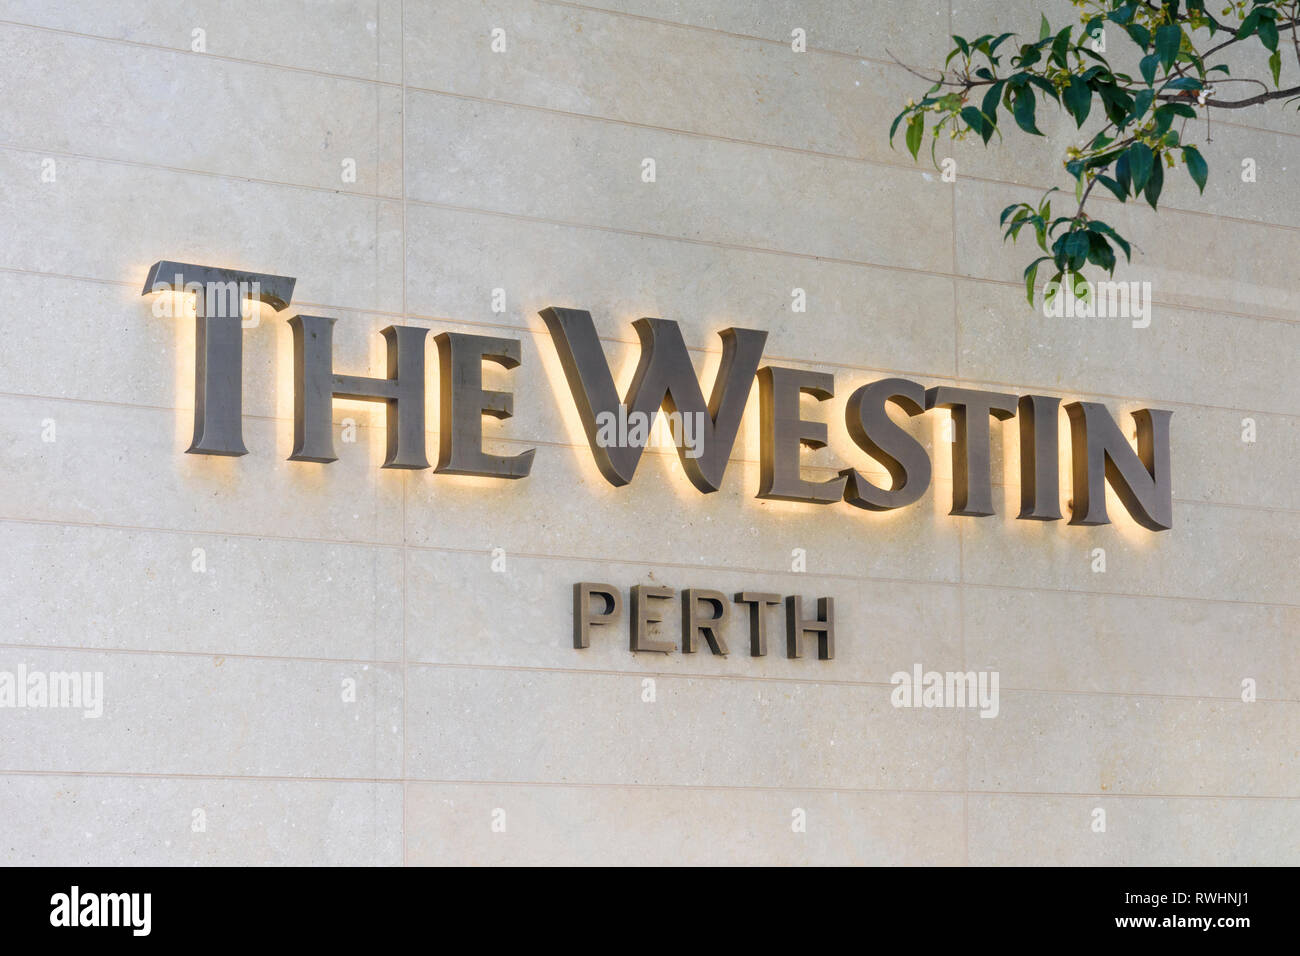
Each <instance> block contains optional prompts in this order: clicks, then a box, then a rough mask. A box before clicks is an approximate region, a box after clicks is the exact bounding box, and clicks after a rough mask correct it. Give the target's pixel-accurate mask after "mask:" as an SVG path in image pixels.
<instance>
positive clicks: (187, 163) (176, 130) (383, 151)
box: [0, 24, 401, 198]
mask: <svg viewBox="0 0 1300 956" xmlns="http://www.w3.org/2000/svg"><path fill="white" fill-rule="evenodd" d="M212 29H214V30H215V29H217V26H216V24H213V25H212ZM0 85H3V86H4V87H5V88H6V89H7V90H9V96H8V102H7V106H6V109H7V115H8V119H9V121H8V122H7V123H6V125H5V128H4V131H3V136H4V145H6V146H14V147H18V148H22V149H27V150H32V151H34V152H37V153H39V152H40V151H42V150H52V151H55V152H65V153H75V154H81V155H90V156H95V157H97V158H103V159H116V160H126V161H130V162H138V163H147V164H149V165H158V166H171V167H179V168H182V169H192V170H198V171H202V172H210V173H221V174H224V175H232V176H240V177H249V178H252V179H264V180H271V181H274V182H289V183H296V184H300V185H306V186H316V187H320V188H324V189H335V190H340V191H343V192H357V193H366V194H376V193H378V194H383V195H389V196H392V195H399V196H400V194H401V155H400V147H401V137H400V129H401V127H400V114H401V91H400V90H399V89H397V88H395V87H388V86H375V85H374V84H371V83H364V82H359V81H357V80H349V79H336V78H333V77H324V76H316V75H313V74H310V73H302V72H296V71H290V70H279V69H274V68H271V67H265V66H260V65H256V64H248V63H231V62H230V61H228V60H222V59H217V58H214V57H203V56H196V55H190V54H185V53H172V52H167V51H163V50H156V49H148V48H145V47H140V46H135V45H126V44H120V43H111V42H107V41H104V40H96V39H88V38H85V37H74V36H68V35H66V34H59V33H50V32H47V31H43V30H31V29H27V28H25V27H16V26H10V25H2V24H0ZM381 117H383V118H381ZM387 117H396V118H397V120H396V122H388V121H387V119H386V118H387ZM388 133H391V134H392V135H385V134H388ZM345 163H350V164H351V167H352V169H351V173H353V174H354V175H352V176H350V179H351V181H350V179H349V178H345V177H344V172H345V167H344V164H345ZM155 198H156V197H155Z"/></svg>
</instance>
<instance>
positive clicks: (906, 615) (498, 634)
mask: <svg viewBox="0 0 1300 956" xmlns="http://www.w3.org/2000/svg"><path fill="white" fill-rule="evenodd" d="M495 558H496V560H494V556H493V555H490V554H475V553H466V552H442V551H411V552H410V553H409V554H408V555H407V575H406V600H407V605H406V606H407V621H406V633H407V641H408V648H407V657H408V659H409V660H413V661H431V662H436V663H446V664H464V665H484V666H493V667H538V668H542V667H544V668H563V669H579V670H619V671H630V672H637V673H647V674H674V675H689V674H709V675H730V676H733V677H749V678H759V677H762V678H771V679H774V680H781V679H786V680H821V679H825V680H829V681H856V682H864V681H873V682H878V683H882V684H884V683H888V682H889V678H890V675H891V674H893V673H894V672H896V671H898V670H902V669H910V667H911V665H912V663H913V662H914V661H925V662H933V663H935V664H937V665H944V666H945V669H946V668H947V666H948V665H951V666H952V667H953V668H955V667H956V665H957V664H959V663H960V658H961V649H960V646H959V635H960V621H959V615H958V606H957V594H956V589H955V588H954V587H952V586H951V585H934V584H910V583H907V582H902V581H861V580H852V579H849V578H847V577H845V576H828V575H822V574H814V573H807V574H805V573H785V574H753V573H736V572H729V571H714V570H708V571H706V570H694V569H691V570H687V569H681V568H660V567H648V566H646V565H636V564H611V563H607V562H595V561H570V560H548V559H539V558H534V557H528V556H514V555H511V554H509V553H506V554H501V555H497V556H495ZM791 560H792V561H793V560H794V559H793V558H792V559H791ZM807 561H808V563H809V564H810V565H818V564H824V557H823V556H822V555H820V554H819V553H818V552H817V550H816V549H815V548H814V549H813V550H812V551H811V552H810V553H809V554H808V556H807ZM496 568H500V569H501V570H496ZM825 570H830V569H825ZM837 570H839V571H840V572H841V574H845V573H852V570H853V569H852V568H839V569H837ZM578 581H599V582H604V583H608V584H612V585H614V586H616V587H617V588H619V590H620V593H621V594H622V599H623V613H622V616H621V617H620V619H619V620H618V621H617V622H616V623H614V624H610V625H600V626H597V627H594V628H592V635H591V644H590V646H589V647H586V648H583V649H581V650H577V649H575V648H574V647H573V623H572V622H573V584H574V583H576V582H578ZM634 584H645V585H651V586H663V587H669V588H672V589H673V592H674V593H673V596H672V598H671V599H670V600H667V601H661V602H656V604H655V605H654V606H655V607H656V609H657V610H658V611H659V612H660V613H661V615H662V617H663V618H664V623H663V624H660V625H655V626H652V627H651V628H650V633H651V635H652V637H653V638H654V639H656V640H664V641H668V642H670V643H671V644H672V645H673V646H674V650H673V652H672V653H669V654H660V653H653V652H641V653H635V654H634V653H632V652H631V651H630V650H629V649H628V626H629V621H630V600H631V598H630V588H631V587H632V585H634ZM683 588H707V589H712V590H716V591H721V592H722V593H723V594H725V595H727V597H728V599H729V600H730V599H731V598H734V596H735V595H736V593H738V592H740V591H759V592H767V593H771V594H777V595H780V596H781V597H782V598H784V597H785V596H786V595H792V594H798V595H802V596H803V599H804V614H805V616H808V617H812V616H815V615H816V613H817V601H816V599H817V598H818V597H831V598H833V599H834V601H835V658H834V659H833V660H831V661H822V660H818V659H817V655H816V638H815V637H813V636H812V635H807V636H805V637H804V638H803V641H802V643H801V647H802V653H803V656H802V657H801V658H798V659H795V660H791V659H789V658H788V657H787V656H786V630H785V628H786V610H785V608H784V606H781V607H776V608H769V609H768V610H767V611H766V612H765V615H764V620H765V622H766V635H767V642H768V648H767V656H766V657H752V656H751V654H750V634H751V625H750V610H749V608H748V606H746V605H741V604H735V603H733V604H732V605H731V608H730V618H729V620H728V622H727V624H725V625H724V626H723V629H722V637H723V640H724V641H725V643H726V645H727V648H728V650H729V653H728V655H727V656H726V657H720V656H717V655H714V654H713V653H711V652H710V650H709V647H708V645H707V644H705V643H703V642H702V641H701V643H700V649H699V650H697V651H696V652H694V653H692V654H684V653H682V652H681V627H682V597H681V590H682V589H683ZM471 596H472V599H471Z"/></svg>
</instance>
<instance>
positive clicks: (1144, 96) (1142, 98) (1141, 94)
mask: <svg viewBox="0 0 1300 956" xmlns="http://www.w3.org/2000/svg"><path fill="white" fill-rule="evenodd" d="M1155 98H1156V91H1155V90H1151V89H1147V90H1138V95H1137V97H1136V99H1134V101H1133V117H1134V119H1141V118H1142V117H1143V116H1145V115H1146V113H1147V110H1149V109H1151V103H1152V102H1153V101H1154V100H1155Z"/></svg>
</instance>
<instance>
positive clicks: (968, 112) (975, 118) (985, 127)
mask: <svg viewBox="0 0 1300 956" xmlns="http://www.w3.org/2000/svg"><path fill="white" fill-rule="evenodd" d="M961 118H962V119H963V120H965V121H966V125H967V126H969V127H970V128H971V129H973V130H974V131H975V132H977V133H979V134H980V136H981V137H982V138H983V139H984V142H986V143H987V142H988V141H989V137H990V136H992V135H993V129H992V127H990V126H989V124H988V121H987V120H986V119H984V114H983V113H981V112H980V111H979V110H977V109H976V108H975V107H973V106H963V107H962V109H961Z"/></svg>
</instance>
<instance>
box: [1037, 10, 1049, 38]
mask: <svg viewBox="0 0 1300 956" xmlns="http://www.w3.org/2000/svg"><path fill="white" fill-rule="evenodd" d="M1041 16H1042V18H1043V22H1042V23H1041V24H1040V25H1039V27H1038V39H1040V40H1046V39H1047V38H1048V37H1050V36H1051V35H1052V27H1051V25H1050V24H1049V23H1048V22H1047V14H1045V13H1044V14H1041Z"/></svg>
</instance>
